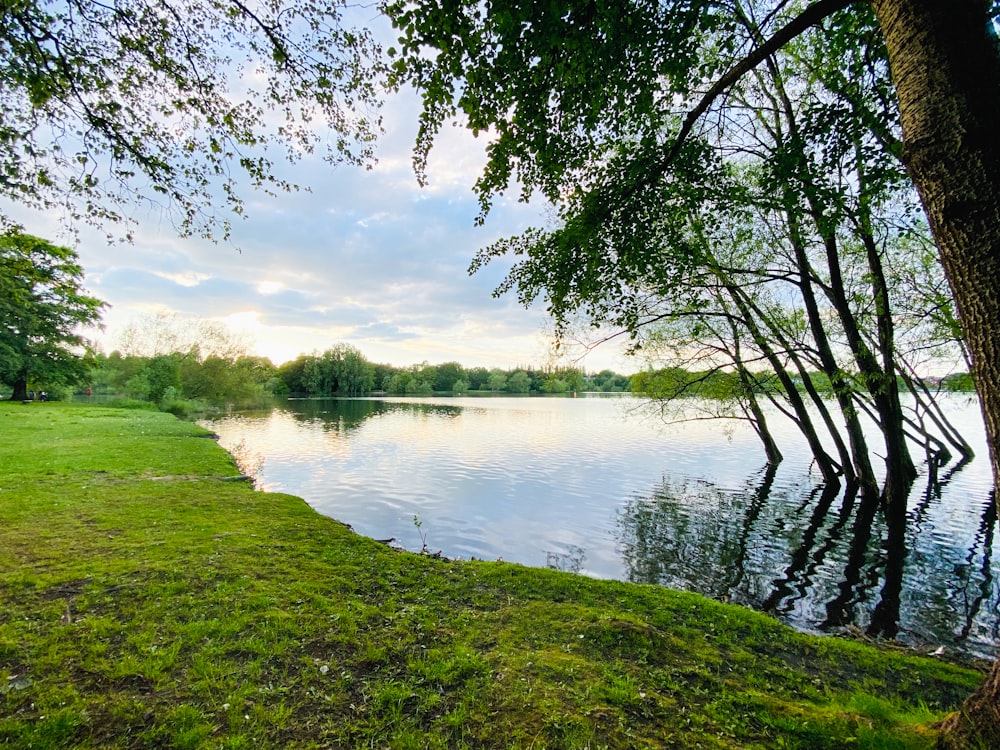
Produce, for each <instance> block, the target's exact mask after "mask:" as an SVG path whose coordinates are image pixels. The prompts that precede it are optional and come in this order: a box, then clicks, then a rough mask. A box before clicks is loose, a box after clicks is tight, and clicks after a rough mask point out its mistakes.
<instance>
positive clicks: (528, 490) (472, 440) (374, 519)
mask: <svg viewBox="0 0 1000 750" xmlns="http://www.w3.org/2000/svg"><path fill="white" fill-rule="evenodd" d="M640 403H641V402H640V401H639V400H638V399H633V398H629V397H611V398H609V397H600V398H598V397H593V398H524V397H522V398H517V397H509V398H508V397H500V398H482V397H453V398H388V399H330V400H288V401H284V402H281V403H280V404H279V405H277V406H275V407H274V408H273V409H268V410H264V411H256V412H254V411H248V412H238V413H232V414H229V415H225V416H222V417H220V418H217V419H214V420H212V421H211V422H210V423H208V426H209V427H210V428H211V429H213V430H214V431H216V432H217V433H218V434H219V435H220V442H221V444H222V445H223V446H225V447H227V448H229V449H234V448H236V447H237V446H239V450H241V451H242V452H244V453H249V454H250V455H253V456H256V457H258V458H259V459H260V460H261V461H262V469H261V471H260V476H259V482H260V486H261V487H262V489H265V490H270V491H282V492H288V493H291V494H295V495H298V496H300V497H302V498H304V499H305V500H306V501H307V502H308V503H309V504H310V505H312V506H313V507H314V508H316V509H317V510H318V511H319V512H321V513H324V514H326V515H329V516H332V517H334V518H337V519H338V520H341V521H344V522H346V523H348V524H350V525H351V526H352V527H353V528H354V529H355V530H356V531H357V532H359V533H361V534H365V535H367V536H371V537H373V538H376V539H390V538H391V539H393V540H395V543H397V544H399V545H400V546H403V547H406V548H408V549H412V550H419V549H421V547H422V546H423V545H424V544H426V546H427V547H428V548H429V549H430V550H431V551H432V552H436V551H438V550H440V551H441V552H442V554H444V555H445V556H448V557H461V558H473V557H474V558H480V559H490V560H493V559H503V560H507V561H511V562H519V563H524V564H526V565H533V566H548V567H554V568H559V569H563V570H571V571H574V572H577V573H580V574H584V575H590V576H595V577H601V578H616V579H622V580H630V581H636V582H646V583H660V584H665V585H669V586H673V587H676V588H683V589H689V590H693V591H697V592H700V593H703V594H706V595H709V596H712V597H715V598H718V599H723V600H727V601H733V602H736V603H741V604H745V605H747V606H752V607H755V608H759V609H765V610H767V611H770V612H772V613H774V614H775V615H777V616H778V617H780V618H782V619H784V620H786V621H788V622H790V623H792V624H793V625H795V626H797V627H800V628H803V629H807V630H813V631H818V630H822V631H833V632H836V631H838V630H842V629H844V628H861V629H867V628H873V626H874V625H877V626H878V627H877V628H875V629H877V630H878V633H879V634H881V635H894V636H896V637H898V638H900V639H901V640H903V641H904V642H907V643H909V644H911V645H917V646H924V647H928V648H936V647H937V646H939V645H944V646H946V647H947V648H949V649H955V650H959V651H962V652H964V653H966V654H971V655H977V656H984V657H989V656H992V655H993V651H994V643H995V640H996V637H997V634H998V622H1000V593H998V584H997V581H996V579H995V577H994V574H993V571H992V567H993V564H992V548H993V543H994V537H995V534H996V530H997V521H996V512H995V506H993V505H992V504H991V502H990V500H991V496H990V488H991V477H990V472H989V465H988V459H987V458H986V450H985V444H984V438H983V429H982V425H981V418H980V416H979V411H978V404H976V403H974V402H971V401H970V400H968V399H965V398H953V399H952V401H951V402H950V404H949V412H950V414H951V416H952V418H953V419H954V420H955V422H956V424H959V425H960V426H961V429H962V431H963V434H964V435H965V436H966V439H967V440H969V441H970V442H971V443H972V444H973V447H974V448H976V449H977V451H978V453H979V455H980V456H981V458H979V459H977V460H974V461H972V462H971V463H969V464H967V465H965V466H963V467H958V468H957V469H956V468H955V467H946V468H945V470H944V471H943V472H942V478H943V481H942V482H941V485H940V486H939V487H937V488H934V489H933V490H932V491H928V489H927V486H926V480H923V481H922V480H919V479H918V482H917V485H916V487H915V488H914V492H913V495H912V497H911V499H910V505H909V508H910V511H909V520H908V525H907V529H906V533H905V538H904V539H902V540H901V542H902V543H901V544H894V545H887V543H886V537H887V529H886V527H885V524H884V521H883V519H882V515H881V512H880V510H879V509H878V508H876V507H873V504H872V503H865V502H861V501H860V500H859V499H858V498H855V497H853V496H846V497H845V496H844V493H842V492H839V491H836V492H834V491H826V492H824V491H823V487H822V486H821V485H820V484H819V482H818V477H817V476H816V475H815V474H814V473H813V472H812V471H811V466H810V461H809V456H808V454H807V453H806V451H805V446H804V444H803V441H802V440H801V438H800V437H799V436H798V435H797V433H795V432H794V430H792V429H791V428H790V427H789V426H787V425H782V424H781V423H780V421H779V422H778V423H777V424H776V425H775V427H776V431H777V432H778V435H779V442H780V443H781V448H782V451H783V452H784V454H785V456H786V458H785V460H784V461H783V462H782V463H781V464H780V466H779V467H778V468H777V469H768V468H767V467H766V466H765V464H764V458H763V453H762V451H761V449H760V446H759V444H758V441H757V438H756V436H755V435H754V434H753V432H752V431H751V430H750V429H749V428H748V427H744V426H741V425H739V424H736V425H730V426H729V428H728V429H725V430H723V429H722V428H721V427H720V425H719V424H718V423H707V422H700V421H695V422H687V423H682V424H676V423H675V424H669V425H665V424H663V423H662V422H661V421H659V420H655V419H650V418H648V417H643V416H641V414H638V413H636V409H637V406H639V404H640ZM917 458H919V457H917ZM949 470H950V473H949ZM415 517H416V518H417V519H419V525H418V524H417V523H415V521H414V519H415ZM886 626H887V627H886Z"/></svg>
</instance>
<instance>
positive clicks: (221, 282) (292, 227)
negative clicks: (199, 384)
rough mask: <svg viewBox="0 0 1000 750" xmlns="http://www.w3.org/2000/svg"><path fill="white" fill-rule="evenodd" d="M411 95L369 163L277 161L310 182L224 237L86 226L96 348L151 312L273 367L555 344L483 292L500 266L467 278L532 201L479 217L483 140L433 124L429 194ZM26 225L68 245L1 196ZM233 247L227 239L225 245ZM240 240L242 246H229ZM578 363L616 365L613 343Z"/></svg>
mask: <svg viewBox="0 0 1000 750" xmlns="http://www.w3.org/2000/svg"><path fill="white" fill-rule="evenodd" d="M416 116H417V115H416V99H415V97H413V96H412V95H404V96H401V97H399V98H394V99H393V100H391V101H390V102H388V104H387V107H386V112H385V121H386V123H387V128H386V130H387V133H386V137H385V138H384V139H383V141H382V142H381V143H380V146H379V158H380V162H379V164H378V166H376V167H375V168H374V169H372V170H364V169H358V168H352V167H346V166H338V167H336V168H333V167H331V166H330V165H329V164H328V163H326V162H323V161H322V160H321V159H320V158H319V157H315V158H313V157H305V158H303V159H302V160H301V161H300V162H298V163H297V164H295V165H293V166H284V167H282V169H283V171H284V173H285V176H289V177H290V178H291V179H293V180H294V181H295V182H297V183H299V184H306V185H309V186H311V191H309V192H296V193H292V194H282V195H277V196H274V197H268V196H265V195H262V194H259V193H250V192H247V193H246V194H245V198H246V207H247V212H248V215H249V218H248V219H247V220H245V221H238V220H237V223H236V224H235V225H234V227H233V245H225V244H218V245H216V244H213V243H211V242H207V241H204V240H201V239H197V238H189V239H180V238H178V237H177V236H176V234H175V233H174V230H173V228H172V227H171V226H169V224H168V223H166V222H164V221H163V219H162V217H155V216H145V217H143V220H142V221H141V222H140V223H139V224H138V226H137V231H136V233H135V243H134V245H132V246H128V245H109V244H108V243H107V242H106V240H105V238H104V235H103V233H101V232H98V231H93V230H91V229H89V228H82V229H81V232H80V237H81V242H80V244H79V246H78V247H79V252H80V256H81V260H82V262H83V265H84V268H85V270H86V272H87V286H88V288H89V289H90V290H91V291H92V292H93V293H94V294H95V295H96V296H98V297H100V298H102V299H105V300H107V301H109V302H110V303H111V304H112V305H113V307H112V309H111V310H110V311H109V312H108V313H107V315H106V316H105V319H106V322H107V324H108V326H107V327H108V330H107V333H106V334H105V335H104V337H103V338H104V340H105V342H106V346H108V347H112V346H114V342H115V336H116V335H117V332H118V331H120V330H121V329H122V328H123V327H125V326H126V325H127V324H128V323H129V322H130V321H131V319H132V318H134V317H135V316H136V315H138V314H139V313H142V312H149V311H151V310H155V311H164V312H169V313H172V314H176V315H178V316H180V317H184V318H195V317H199V318H214V319H219V320H223V321H227V322H228V323H230V324H231V325H232V326H233V327H234V328H235V329H237V330H239V331H240V332H241V333H244V334H246V336H247V337H248V338H249V339H251V340H253V341H254V342H255V348H256V351H257V352H258V353H260V354H262V355H265V356H269V357H271V358H272V359H273V360H274V361H276V362H281V361H285V360H288V359H291V358H294V357H295V356H297V355H299V354H302V353H308V352H312V351H314V350H317V349H318V350H322V349H325V348H327V347H329V346H332V345H333V344H335V343H338V342H341V341H346V342H347V343H350V344H352V345H354V346H357V347H358V348H359V349H360V350H361V351H362V352H363V353H364V354H365V355H366V356H367V357H368V358H369V359H371V360H373V361H380V362H388V363H392V364H396V365H409V364H413V363H417V362H421V361H423V360H428V361H430V362H440V361H447V360H457V361H459V362H462V363H463V364H465V365H468V366H476V365H483V366H490V367H493V366H496V367H514V366H518V365H527V364H541V363H543V362H545V361H546V359H547V358H548V356H549V353H550V349H551V346H550V342H549V341H548V339H547V337H546V336H545V334H544V333H543V330H544V327H545V316H544V314H543V313H542V312H541V311H540V310H538V309H532V310H525V309H523V308H521V307H520V306H519V305H518V304H517V303H516V300H515V299H514V298H513V297H510V296H509V297H505V298H502V299H495V298H494V297H493V296H492V291H493V289H494V288H495V286H496V285H497V283H498V282H499V281H500V279H501V278H502V275H503V273H504V272H505V269H506V268H507V267H509V263H510V261H508V260H504V259H501V260H499V261H497V263H495V264H493V265H491V266H490V267H488V268H487V269H485V270H483V271H481V272H479V273H477V274H476V275H475V276H473V277H470V276H469V275H468V274H467V270H466V269H467V268H468V264H469V262H470V260H471V259H472V257H473V256H474V254H475V252H476V250H477V249H478V248H480V247H482V246H484V245H487V244H489V243H490V242H492V241H494V240H495V239H497V238H499V237H501V236H509V235H512V234H516V233H518V232H520V231H522V230H523V229H524V228H525V227H526V226H528V225H530V224H532V223H540V222H542V221H544V219H543V217H542V215H541V211H540V210H539V209H538V208H537V207H534V206H525V205H523V204H519V203H517V202H516V201H513V200H510V201H507V200H504V201H498V202H497V204H496V206H495V209H494V212H493V214H492V215H491V216H490V217H489V219H488V221H487V225H486V226H485V227H476V226H474V220H475V217H476V215H477V214H478V211H479V206H478V203H477V201H476V199H475V196H474V195H473V194H472V192H471V186H472V185H473V183H474V181H475V179H476V176H477V175H478V170H479V169H480V167H481V165H482V163H483V158H484V157H483V149H484V146H485V144H484V141H483V140H482V139H480V140H476V139H473V138H472V137H471V135H469V134H467V133H464V132H459V131H446V132H444V133H443V134H442V136H441V139H440V141H439V144H438V147H437V148H436V149H435V151H434V152H433V155H432V159H431V161H430V163H429V175H428V176H429V182H430V187H429V189H421V188H420V187H419V186H418V184H417V181H416V178H415V177H414V176H413V173H412V166H411V158H410V149H411V148H412V144H413V135H414V133H415V129H416ZM7 213H8V215H9V216H11V217H12V218H15V219H17V220H20V221H22V222H23V224H24V226H25V228H26V230H27V231H29V232H32V233H34V234H38V235H41V236H45V237H48V238H50V239H53V240H56V241H64V237H63V235H62V234H61V231H62V229H63V227H61V226H60V223H59V220H58V217H56V216H53V215H51V214H45V213H38V212H31V211H27V210H26V209H23V208H22V207H19V206H10V207H9V209H7ZM234 246H235V247H234ZM236 247H238V248H239V250H237V249H236ZM585 364H586V366H587V367H589V368H591V369H601V368H603V367H608V366H610V367H612V368H613V369H618V370H626V369H630V366H629V365H627V364H625V363H623V362H622V361H620V360H619V359H618V358H617V352H616V350H607V351H606V352H601V351H599V352H598V353H596V354H592V355H588V357H587V359H586V360H585Z"/></svg>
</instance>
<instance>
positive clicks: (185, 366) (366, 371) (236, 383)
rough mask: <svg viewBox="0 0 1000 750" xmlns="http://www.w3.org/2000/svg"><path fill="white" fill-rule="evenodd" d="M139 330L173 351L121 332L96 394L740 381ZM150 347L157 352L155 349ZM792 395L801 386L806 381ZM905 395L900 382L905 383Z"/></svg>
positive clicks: (424, 391)
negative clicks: (249, 349) (304, 348)
mask: <svg viewBox="0 0 1000 750" xmlns="http://www.w3.org/2000/svg"><path fill="white" fill-rule="evenodd" d="M157 321H158V322H156V323H154V324H153V325H150V323H149V321H146V323H145V324H144V325H142V326H137V327H136V329H137V330H139V329H141V330H142V331H143V332H144V333H143V335H144V336H145V337H146V339H147V340H146V342H145V344H144V345H145V346H146V347H147V348H148V347H149V345H150V344H149V337H150V336H149V332H150V331H151V330H154V329H156V328H159V329H160V330H159V331H158V333H156V334H155V335H154V336H153V338H154V339H155V340H156V346H157V347H163V346H166V347H168V348H169V347H173V348H174V350H172V351H157V352H155V353H151V354H144V355H143V354H136V353H134V350H135V349H136V348H141V345H140V346H137V345H136V343H135V342H134V340H131V339H130V337H129V336H128V335H126V337H125V338H126V340H127V345H126V346H125V347H124V348H125V350H126V351H124V352H123V351H114V352H112V353H111V354H107V355H106V354H97V355H95V356H94V357H93V359H92V360H91V370H90V376H89V378H88V379H87V380H86V382H87V383H88V384H89V385H88V387H89V388H90V389H91V392H92V393H95V394H98V395H115V396H125V397H127V398H129V399H135V400H139V401H148V402H152V403H156V404H158V405H160V406H161V408H165V409H167V410H169V411H175V412H182V411H187V410H189V409H191V408H193V406H192V404H190V403H189V402H191V401H203V402H209V403H221V402H229V403H233V402H236V403H246V402H251V401H254V400H258V399H261V398H264V397H268V396H288V395H293V396H306V397H330V396H362V395H371V394H373V393H385V394H391V395H430V394H434V393H450V394H463V393H492V394H569V393H574V392H577V393H581V392H603V393H626V392H635V393H638V394H642V395H645V396H651V397H653V398H658V397H662V396H663V395H664V394H665V393H670V394H671V396H672V397H674V398H676V397H678V396H691V397H698V398H701V399H705V400H709V401H716V402H725V401H727V400H728V399H731V398H733V397H734V394H739V393H741V392H742V391H743V389H744V388H745V387H746V383H745V382H744V381H743V380H742V379H741V378H740V376H739V374H738V373H737V372H729V371H725V370H721V369H711V370H705V371H689V370H685V369H682V368H664V369H660V370H655V371H652V370H651V371H645V372H640V373H638V374H636V375H632V376H626V375H621V374H619V373H616V372H614V371H612V370H601V371H600V372H598V373H593V374H587V373H586V372H585V371H583V370H581V369H579V368H573V367H537V368H535V367H528V366H526V367H518V368H514V369H507V370H505V369H500V368H492V369H490V368H486V367H468V368H467V367H464V366H463V365H461V364H460V363H458V362H444V363H441V364H436V365H432V364H429V363H428V362H423V363H420V364H414V365H410V366H408V367H397V366H394V365H389V364H378V363H373V362H370V361H368V359H366V358H365V356H364V354H362V353H361V351H360V350H358V349H357V348H355V347H353V346H351V345H349V344H337V345H335V346H333V347H331V348H329V349H327V350H326V351H324V352H321V353H313V354H303V355H301V356H299V357H297V358H296V359H294V360H292V361H289V362H286V363H284V364H282V365H278V366H275V365H274V364H273V363H272V362H271V360H269V359H267V358H266V357H257V356H252V355H249V354H247V353H246V350H245V347H243V346H242V345H241V344H240V343H239V342H234V341H232V340H231V338H227V335H226V333H225V331H224V329H221V328H218V327H213V325H212V324H207V323H197V324H192V323H190V322H187V323H184V324H182V326H188V327H190V326H192V325H194V326H195V328H196V329H197V330H195V331H193V332H192V331H189V332H188V333H189V338H192V339H193V338H196V339H197V340H198V342H199V343H192V344H188V345H185V344H183V340H184V336H183V335H175V334H171V333H169V332H167V333H164V330H165V329H166V328H169V327H170V326H172V325H177V322H176V321H175V320H172V319H169V318H166V319H165V318H158V319H157ZM154 348H155V347H154ZM809 380H810V384H809V387H811V388H813V389H815V390H816V391H819V392H827V393H832V391H833V388H832V385H831V384H830V381H829V378H827V377H826V376H825V375H823V374H822V373H812V374H811V375H810V376H809ZM754 382H755V387H756V388H758V389H760V390H761V391H764V390H773V391H774V392H779V391H780V390H781V388H782V387H783V386H782V384H781V383H780V382H779V381H778V380H777V379H776V378H770V379H768V378H767V377H766V376H765V375H763V374H759V375H758V377H757V378H756V380H755V381H754ZM930 384H931V385H933V386H934V387H936V388H940V389H942V390H947V391H971V390H973V388H972V382H971V378H970V377H969V376H968V375H966V374H958V375H952V376H949V377H947V378H941V379H938V380H935V381H933V382H932V383H930ZM796 387H797V389H799V390H801V389H804V388H805V385H804V384H803V383H798V384H797V385H796ZM901 387H903V389H904V390H905V384H904V385H903V386H901Z"/></svg>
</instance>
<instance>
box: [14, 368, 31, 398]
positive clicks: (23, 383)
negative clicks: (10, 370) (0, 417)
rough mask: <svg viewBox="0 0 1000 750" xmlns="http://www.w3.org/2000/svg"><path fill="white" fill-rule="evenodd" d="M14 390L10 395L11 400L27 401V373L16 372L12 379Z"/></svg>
mask: <svg viewBox="0 0 1000 750" xmlns="http://www.w3.org/2000/svg"><path fill="white" fill-rule="evenodd" d="M13 388H14V392H13V393H12V394H11V395H10V400H11V401H27V400H28V375H27V373H23V372H22V373H18V375H17V377H16V378H15V379H14V383H13Z"/></svg>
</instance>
